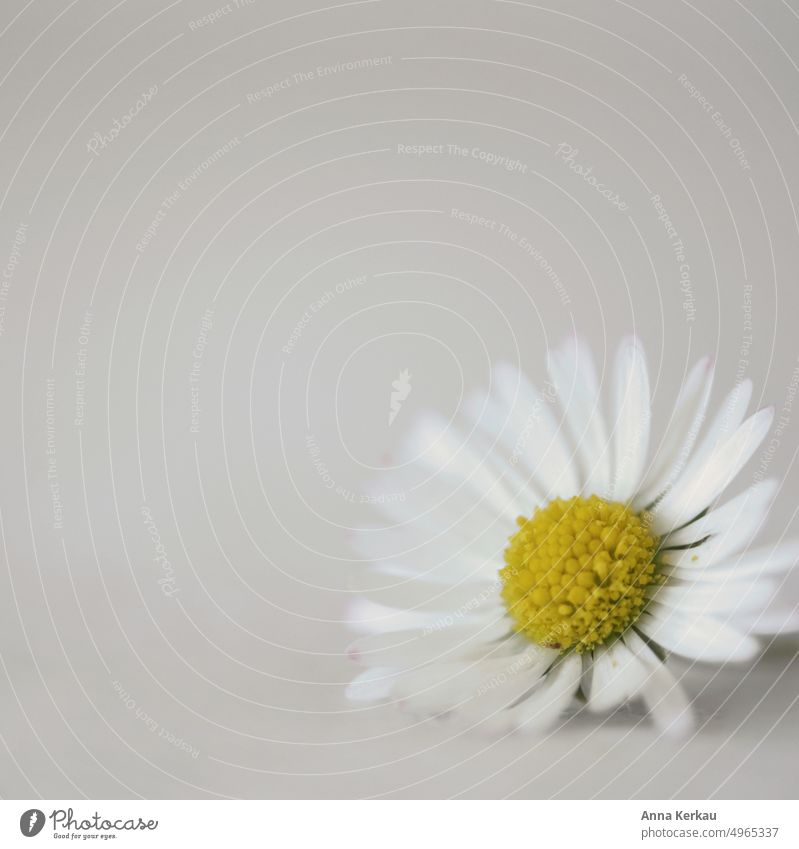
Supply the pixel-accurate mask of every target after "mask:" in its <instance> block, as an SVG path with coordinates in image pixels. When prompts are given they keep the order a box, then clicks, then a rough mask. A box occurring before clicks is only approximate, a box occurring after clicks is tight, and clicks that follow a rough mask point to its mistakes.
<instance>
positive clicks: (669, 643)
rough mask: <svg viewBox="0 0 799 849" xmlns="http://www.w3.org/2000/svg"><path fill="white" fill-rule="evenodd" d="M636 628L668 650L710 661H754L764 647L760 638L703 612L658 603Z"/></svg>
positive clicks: (646, 612) (652, 606)
mask: <svg viewBox="0 0 799 849" xmlns="http://www.w3.org/2000/svg"><path fill="white" fill-rule="evenodd" d="M636 628H637V629H638V630H639V631H641V633H643V634H646V635H647V637H649V638H650V639H652V640H654V641H655V642H656V643H658V644H659V645H661V646H663V648H665V649H666V650H667V651H670V652H674V654H679V655H682V656H683V657H689V658H691V659H692V660H699V661H703V662H706V663H727V662H730V661H744V660H751V658H753V657H754V656H755V655H756V654H757V652H758V650H759V648H760V647H759V645H758V642H757V640H755V639H753V638H752V637H748V636H746V635H745V634H741V633H739V632H737V631H736V630H735V629H733V628H730V627H729V626H727V625H725V624H723V623H722V622H716V621H715V620H713V619H711V618H710V617H708V616H705V615H704V614H702V613H696V612H695V611H676V610H670V609H668V608H666V607H663V606H662V605H659V604H657V603H653V604H650V605H649V606H648V607H647V609H646V611H645V612H644V613H643V614H642V615H641V618H640V619H639V620H638V622H637V623H636Z"/></svg>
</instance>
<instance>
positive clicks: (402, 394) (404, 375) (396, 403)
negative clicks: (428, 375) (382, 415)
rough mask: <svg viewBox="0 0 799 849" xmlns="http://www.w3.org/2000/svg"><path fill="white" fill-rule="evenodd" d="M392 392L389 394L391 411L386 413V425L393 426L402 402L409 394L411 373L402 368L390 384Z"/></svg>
mask: <svg viewBox="0 0 799 849" xmlns="http://www.w3.org/2000/svg"><path fill="white" fill-rule="evenodd" d="M391 386H392V387H393V389H394V391H393V392H392V393H391V409H390V410H389V413H388V425H389V427H391V425H393V424H394V419H395V418H397V413H398V412H399V411H400V407H401V406H402V402H403V401H404V400H405V399H406V398H407V397H408V396H409V395H410V394H411V373H410V372H409V371H408V369H406V368H404V369H403V370H402V371H401V372H400V373H399V377H398V378H397V379H396V380H393V381H392V382H391Z"/></svg>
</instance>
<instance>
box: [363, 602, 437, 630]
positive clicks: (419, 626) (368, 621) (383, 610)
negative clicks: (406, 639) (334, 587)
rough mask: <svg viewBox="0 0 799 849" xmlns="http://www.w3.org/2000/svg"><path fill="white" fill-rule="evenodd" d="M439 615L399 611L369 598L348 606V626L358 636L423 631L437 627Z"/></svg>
mask: <svg viewBox="0 0 799 849" xmlns="http://www.w3.org/2000/svg"><path fill="white" fill-rule="evenodd" d="M438 618H439V617H438V614H435V613H420V612H418V611H415V610H398V609H397V608H395V607H387V606H386V605H384V604H377V603H376V602H374V601H370V600H369V599H367V598H354V599H352V601H350V602H349V604H348V606H347V624H348V625H349V627H350V629H351V630H352V631H355V632H356V633H357V634H385V633H388V632H389V631H413V630H423V629H424V628H428V627H430V626H432V625H435V623H436V621H437V620H438Z"/></svg>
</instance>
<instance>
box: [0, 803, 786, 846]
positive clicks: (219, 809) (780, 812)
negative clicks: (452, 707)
mask: <svg viewBox="0 0 799 849" xmlns="http://www.w3.org/2000/svg"><path fill="white" fill-rule="evenodd" d="M798 809H799V806H797V805H796V803H795V802H789V801H718V802H702V801H698V802H697V801H667V802H664V801H590V802H588V801H527V800H525V801H513V802H505V803H503V802H500V801H486V802H481V801H453V802H449V803H445V802H434V801H401V802H400V801H368V802H367V801H364V802H360V801H351V802H336V801H316V802H313V801H238V802H229V801H146V800H140V801H130V800H119V801H114V800H107V801H82V800H73V801H47V802H42V801H38V802H37V801H24V800H23V801H20V802H10V801H3V802H0V845H2V846H3V847H6V846H28V847H31V846H35V845H37V844H36V843H32V842H31V841H34V840H35V841H39V843H41V842H42V841H46V842H47V845H52V843H51V841H53V840H57V841H59V845H65V843H66V842H69V843H73V844H74V843H75V842H77V841H80V842H81V843H82V844H84V845H85V843H86V842H87V841H94V842H95V843H99V842H103V843H105V844H109V842H110V841H113V843H112V844H111V845H113V846H120V847H122V846H152V847H160V846H164V847H193V846H199V847H204V846H222V845H223V846H225V847H226V849H230V848H231V847H238V846H269V847H280V848H281V849H282V847H293V846H300V847H306V846H329V845H331V844H332V845H334V846H346V847H348V849H350V848H351V847H352V849H358V847H368V849H394V848H395V847H396V849H410V848H411V847H419V846H421V847H430V846H437V845H441V846H452V845H453V844H455V845H457V846H458V847H459V849H460V847H472V846H475V847H477V846H479V847H481V849H486V847H491V849H494V847H510V846H521V845H524V846H532V847H536V846H557V847H564V849H566V848H567V847H568V849H573V847H580V846H590V847H591V849H602V847H606V846H607V847H612V849H627V847H631V846H651V847H655V846H663V847H666V846H669V845H674V846H713V845H730V846H736V845H737V846H741V847H756V846H758V847H759V846H769V847H782V846H790V847H792V848H793V847H796V846H799V831H798V830H797V820H799V812H798ZM724 841H726V843H725V842H724Z"/></svg>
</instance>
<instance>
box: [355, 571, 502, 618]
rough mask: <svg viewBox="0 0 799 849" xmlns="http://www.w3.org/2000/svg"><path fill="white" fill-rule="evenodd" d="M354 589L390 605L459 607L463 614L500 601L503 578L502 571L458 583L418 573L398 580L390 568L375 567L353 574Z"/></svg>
mask: <svg viewBox="0 0 799 849" xmlns="http://www.w3.org/2000/svg"><path fill="white" fill-rule="evenodd" d="M351 589H352V590H353V591H355V592H357V593H359V594H360V595H361V596H362V597H364V598H368V599H369V600H370V601H373V602H377V603H378V604H383V605H387V606H388V607H395V608H402V609H406V610H412V611H415V612H417V613H426V612H430V611H437V612H448V611H459V612H460V613H461V615H463V614H465V613H469V612H472V611H476V610H485V608H486V607H487V605H489V604H490V603H497V602H498V601H499V592H500V590H501V589H502V581H501V580H500V578H499V575H497V576H496V578H495V579H494V580H493V581H484V580H481V581H464V582H461V583H457V584H456V583H453V584H443V583H440V582H437V581H426V580H424V579H422V578H417V577H413V578H410V579H404V580H403V579H400V580H397V579H396V578H395V577H394V576H393V575H392V574H391V572H390V571H385V570H384V569H382V568H380V567H374V568H370V569H368V570H367V571H365V572H363V573H362V574H360V575H359V576H357V577H354V578H353V580H352V581H351Z"/></svg>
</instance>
